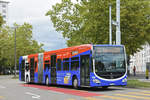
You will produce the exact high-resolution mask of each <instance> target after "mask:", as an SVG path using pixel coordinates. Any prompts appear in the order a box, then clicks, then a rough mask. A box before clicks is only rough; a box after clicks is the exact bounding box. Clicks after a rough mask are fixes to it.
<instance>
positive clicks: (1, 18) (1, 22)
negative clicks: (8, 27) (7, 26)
mask: <svg viewBox="0 0 150 100" xmlns="http://www.w3.org/2000/svg"><path fill="white" fill-rule="evenodd" d="M3 24H4V20H3V17H2V16H1V14H0V27H1V26H2V25H3Z"/></svg>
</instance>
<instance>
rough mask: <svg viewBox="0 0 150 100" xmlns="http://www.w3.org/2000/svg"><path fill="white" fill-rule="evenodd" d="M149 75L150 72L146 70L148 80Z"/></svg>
mask: <svg viewBox="0 0 150 100" xmlns="http://www.w3.org/2000/svg"><path fill="white" fill-rule="evenodd" d="M148 74H149V71H148V69H146V75H145V76H146V79H149V75H148Z"/></svg>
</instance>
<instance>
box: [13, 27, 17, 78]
mask: <svg viewBox="0 0 150 100" xmlns="http://www.w3.org/2000/svg"><path fill="white" fill-rule="evenodd" d="M12 29H14V32H15V40H14V60H15V67H14V77H16V70H17V59H16V58H17V57H16V30H17V27H12Z"/></svg>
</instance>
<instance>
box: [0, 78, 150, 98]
mask: <svg viewBox="0 0 150 100" xmlns="http://www.w3.org/2000/svg"><path fill="white" fill-rule="evenodd" d="M0 100H150V90H148V89H145V90H144V89H130V88H121V87H110V88H108V89H105V90H104V89H101V88H99V89H89V88H81V89H79V90H76V89H72V88H71V87H66V86H44V85H36V84H25V83H23V82H20V81H19V80H18V79H11V77H9V76H0Z"/></svg>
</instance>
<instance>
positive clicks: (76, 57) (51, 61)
mask: <svg viewBox="0 0 150 100" xmlns="http://www.w3.org/2000/svg"><path fill="white" fill-rule="evenodd" d="M19 80H21V81H25V82H27V83H41V84H46V85H51V84H55V85H68V86H73V87H74V88H78V87H103V88H107V87H109V86H125V85H127V60H126V52H125V47H124V46H123V45H92V44H85V45H80V46H74V47H68V48H64V49H59V50H54V51H48V52H44V53H39V54H31V55H26V56H21V57H20V59H19Z"/></svg>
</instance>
